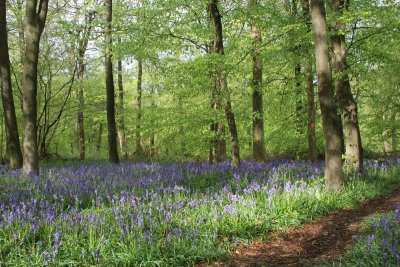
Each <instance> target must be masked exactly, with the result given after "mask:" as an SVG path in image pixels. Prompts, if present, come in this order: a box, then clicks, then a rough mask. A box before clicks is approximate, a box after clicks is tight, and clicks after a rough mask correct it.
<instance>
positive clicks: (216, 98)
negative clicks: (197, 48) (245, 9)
mask: <svg viewBox="0 0 400 267" xmlns="http://www.w3.org/2000/svg"><path fill="white" fill-rule="evenodd" d="M210 16H211V14H210ZM211 19H212V18H211ZM214 51H215V48H214V44H213V43H212V44H211V45H210V46H209V49H208V53H209V54H212V53H214ZM210 77H211V86H212V95H211V108H212V109H214V110H215V111H219V110H221V108H222V99H221V97H222V96H221V88H219V87H218V86H217V83H218V82H217V80H218V78H217V73H216V71H213V72H212V73H210ZM217 87H218V88H217ZM210 130H211V133H212V134H213V138H212V140H211V144H210V151H209V155H208V161H209V162H210V163H213V161H214V159H215V162H221V161H225V160H226V141H225V125H224V124H223V123H221V122H218V118H217V116H216V118H215V119H214V121H213V122H212V123H211V126H210ZM214 155H215V157H214Z"/></svg>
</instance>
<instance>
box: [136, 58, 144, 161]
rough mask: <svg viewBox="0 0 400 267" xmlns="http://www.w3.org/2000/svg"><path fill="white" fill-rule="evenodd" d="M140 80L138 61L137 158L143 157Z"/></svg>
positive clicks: (141, 63) (139, 61)
mask: <svg viewBox="0 0 400 267" xmlns="http://www.w3.org/2000/svg"><path fill="white" fill-rule="evenodd" d="M142 80H143V61H142V59H141V58H139V59H138V80H137V88H136V89H137V91H136V93H137V96H136V108H137V112H136V138H135V139H136V151H135V154H136V156H137V157H138V158H140V157H141V156H142V155H143V149H142V138H141V129H140V128H141V125H140V124H141V120H142Z"/></svg>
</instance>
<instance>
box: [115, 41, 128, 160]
mask: <svg viewBox="0 0 400 267" xmlns="http://www.w3.org/2000/svg"><path fill="white" fill-rule="evenodd" d="M118 43H119V44H120V43H121V38H118ZM117 79H118V117H117V118H118V119H117V122H118V137H119V146H120V148H121V154H122V157H123V158H124V159H125V160H127V159H128V153H127V147H126V133H125V119H124V110H125V109H124V96H125V92H124V86H123V83H122V59H121V57H119V58H118V75H117Z"/></svg>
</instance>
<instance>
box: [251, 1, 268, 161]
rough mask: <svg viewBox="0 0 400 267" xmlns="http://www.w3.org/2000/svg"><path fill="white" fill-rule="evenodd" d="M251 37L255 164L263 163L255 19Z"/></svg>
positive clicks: (258, 39)
mask: <svg viewBox="0 0 400 267" xmlns="http://www.w3.org/2000/svg"><path fill="white" fill-rule="evenodd" d="M257 6H258V3H257V0H250V1H249V7H250V8H251V9H255V8H257ZM251 20H252V21H251V36H252V39H253V81H252V86H253V159H254V160H255V161H257V162H262V161H265V157H266V152H265V145H264V109H263V94H262V76H263V63H262V59H261V55H260V51H259V47H260V45H261V30H260V29H259V28H258V25H257V23H256V21H257V20H256V19H255V18H252V19H251Z"/></svg>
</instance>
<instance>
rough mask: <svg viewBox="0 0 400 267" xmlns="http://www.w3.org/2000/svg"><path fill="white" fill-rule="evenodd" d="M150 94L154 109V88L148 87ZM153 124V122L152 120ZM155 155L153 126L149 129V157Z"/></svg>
mask: <svg viewBox="0 0 400 267" xmlns="http://www.w3.org/2000/svg"><path fill="white" fill-rule="evenodd" d="M150 95H151V108H152V110H154V109H155V108H156V103H155V100H154V97H155V90H154V88H152V87H150ZM152 125H154V122H152ZM154 155H155V133H154V126H152V127H151V129H150V157H154Z"/></svg>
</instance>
